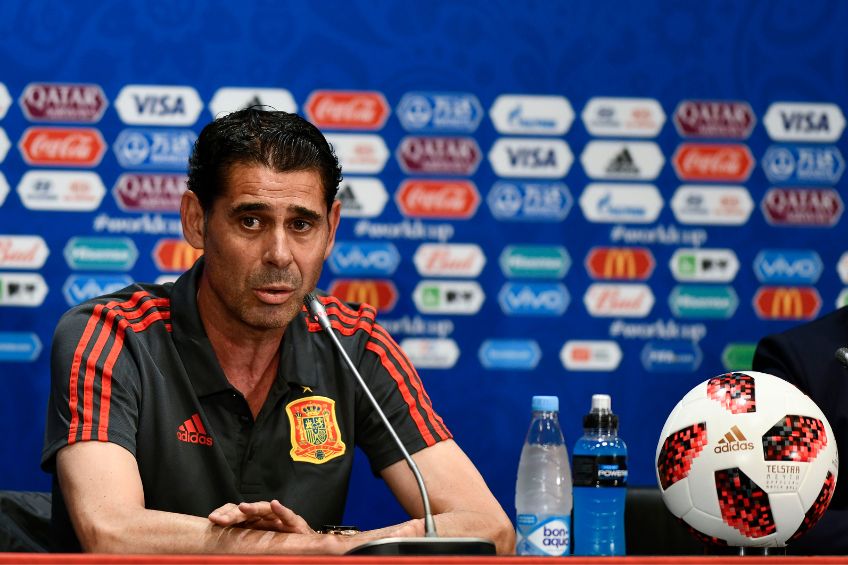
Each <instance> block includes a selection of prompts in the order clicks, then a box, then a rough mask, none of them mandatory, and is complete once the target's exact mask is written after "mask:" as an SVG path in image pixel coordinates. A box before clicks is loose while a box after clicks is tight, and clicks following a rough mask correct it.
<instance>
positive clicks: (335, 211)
mask: <svg viewBox="0 0 848 565" xmlns="http://www.w3.org/2000/svg"><path fill="white" fill-rule="evenodd" d="M341 215H342V203H341V202H340V201H339V200H334V201H333V205H332V206H331V207H330V213H329V214H328V215H327V221H328V222H329V224H330V236H329V237H328V238H327V248H326V249H325V250H324V260H325V261H326V260H327V258H328V257H329V256H330V253H332V251H333V244H334V243H335V242H336V230H337V229H338V227H339V220H340V219H341Z"/></svg>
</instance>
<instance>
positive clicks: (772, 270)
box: [754, 249, 824, 285]
mask: <svg viewBox="0 0 848 565" xmlns="http://www.w3.org/2000/svg"><path fill="white" fill-rule="evenodd" d="M823 270H824V264H823V263H822V260H821V257H819V254H818V253H816V252H815V251H798V250H791V249H790V250H780V249H766V250H763V251H761V252H760V253H759V254H757V257H756V258H755V259H754V272H755V273H756V275H757V278H758V279H759V280H760V282H762V283H769V284H791V285H800V284H816V283H817V282H818V280H819V277H821V274H822V271H823Z"/></svg>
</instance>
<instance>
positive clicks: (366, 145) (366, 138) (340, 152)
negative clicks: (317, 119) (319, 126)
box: [324, 133, 389, 175]
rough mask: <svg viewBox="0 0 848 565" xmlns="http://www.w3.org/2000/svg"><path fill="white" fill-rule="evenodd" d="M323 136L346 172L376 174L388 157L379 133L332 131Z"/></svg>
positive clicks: (386, 148) (387, 151) (387, 149)
mask: <svg viewBox="0 0 848 565" xmlns="http://www.w3.org/2000/svg"><path fill="white" fill-rule="evenodd" d="M324 137H326V138H327V141H328V142H329V143H330V145H332V147H333V151H335V152H336V156H337V157H338V158H339V164H341V166H342V169H343V170H344V171H345V172H346V173H361V174H366V175H368V174H376V173H379V172H380V171H382V170H383V167H385V166H386V161H387V160H388V159H389V148H388V147H386V143H385V142H384V141H383V138H382V137H380V136H379V135H374V134H356V133H332V134H327V135H325V136H324Z"/></svg>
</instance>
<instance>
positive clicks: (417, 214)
mask: <svg viewBox="0 0 848 565" xmlns="http://www.w3.org/2000/svg"><path fill="white" fill-rule="evenodd" d="M395 201H396V202H397V205H398V209H400V212H401V214H403V215H404V216H408V217H413V218H454V219H463V220H464V219H468V218H470V217H472V216H473V215H474V213H475V212H476V211H477V206H479V205H480V194H479V193H478V192H477V187H475V186H474V183H472V182H471V181H467V180H456V181H451V180H424V179H415V180H406V181H404V182H403V183H402V184H401V185H400V188H398V191H397V193H396V194H395Z"/></svg>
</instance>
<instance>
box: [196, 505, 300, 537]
mask: <svg viewBox="0 0 848 565" xmlns="http://www.w3.org/2000/svg"><path fill="white" fill-rule="evenodd" d="M209 521H211V522H212V523H213V524H215V525H216V526H221V527H224V528H226V527H229V526H238V527H240V528H251V529H254V530H269V531H272V532H283V533H287V534H312V535H316V532H315V531H314V530H313V529H312V528H310V527H309V524H307V523H306V520H304V519H303V518H301V517H300V516H299V515H298V514H295V513H294V512H293V511H292V510H290V509H289V508H286V507H285V506H283V505H282V504H280V502H279V501H278V500H272V501H271V502H242V503H240V504H233V503H229V504H225V505H223V506H221V507H220V508H216V509H215V510H213V511H212V513H211V514H209Z"/></svg>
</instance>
